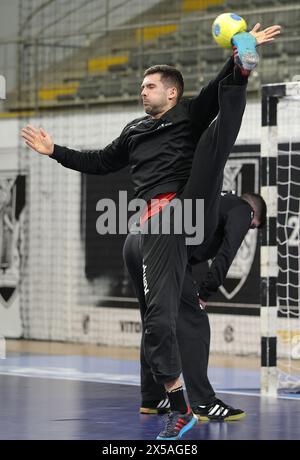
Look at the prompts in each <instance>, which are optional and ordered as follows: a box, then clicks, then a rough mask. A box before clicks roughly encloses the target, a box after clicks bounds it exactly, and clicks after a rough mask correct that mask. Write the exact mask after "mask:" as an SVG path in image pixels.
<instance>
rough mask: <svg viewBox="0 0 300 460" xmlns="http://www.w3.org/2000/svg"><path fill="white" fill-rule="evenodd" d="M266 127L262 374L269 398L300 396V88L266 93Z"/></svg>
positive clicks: (268, 89)
mask: <svg viewBox="0 0 300 460" xmlns="http://www.w3.org/2000/svg"><path fill="white" fill-rule="evenodd" d="M266 112H267V115H266ZM264 115H265V120H264ZM264 121H265V123H263V124H265V126H263V128H262V129H263V136H264V137H263V142H262V144H263V145H262V160H263V161H262V177H263V181H264V183H263V184H262V191H263V193H265V195H266V197H267V198H268V199H269V203H268V204H269V207H270V213H269V218H268V225H267V229H266V231H265V235H264V239H265V241H264V242H265V244H266V246H265V247H264V248H263V249H262V250H263V253H264V256H266V258H265V259H264V258H262V280H263V281H265V285H267V286H268V293H267V296H264V295H263V296H262V297H263V306H262V329H263V330H264V331H265V333H264V334H263V337H262V361H263V368H264V367H265V369H263V368H262V369H263V370H264V371H265V375H264V377H266V375H268V379H269V380H270V381H269V383H266V382H265V383H266V388H267V387H268V391H267V392H272V391H275V389H276V388H275V387H277V388H278V389H282V390H284V389H289V390H294V391H297V390H299V389H300V315H299V311H300V310H299V306H300V266H299V264H300V239H299V220H300V142H299V141H300V134H299V131H298V127H299V123H300V83H298V82H292V83H285V84H281V85H269V86H265V87H264V89H263V122H264ZM275 221H276V225H274V222H275ZM273 249H274V251H273ZM267 265H268V269H267V270H266V266H267ZM276 268H277V270H276ZM264 300H265V302H264ZM266 310H267V313H266ZM272 310H273V313H272ZM266 318H268V320H269V324H268V327H267V328H266V327H265V326H266V324H264V319H266ZM267 353H268V357H267ZM272 368H273V369H272ZM272 371H274V372H272ZM272 374H273V383H272ZM264 377H263V380H264ZM272 386H273V390H272V388H271V387H272Z"/></svg>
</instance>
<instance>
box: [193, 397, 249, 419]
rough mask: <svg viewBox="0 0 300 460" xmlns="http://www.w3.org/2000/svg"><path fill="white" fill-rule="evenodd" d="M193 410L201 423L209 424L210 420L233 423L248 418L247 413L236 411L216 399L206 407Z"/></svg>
mask: <svg viewBox="0 0 300 460" xmlns="http://www.w3.org/2000/svg"><path fill="white" fill-rule="evenodd" d="M192 410H193V412H194V414H195V415H196V416H197V417H198V420H200V421H201V422H208V421H210V420H214V421H217V422H222V421H224V422H231V421H234V420H240V419H241V418H244V417H245V416H246V412H244V411H243V410H241V409H234V408H233V407H231V406H228V404H225V403H224V402H223V401H221V400H220V399H215V400H214V401H213V402H211V403H210V404H207V405H206V406H195V407H192Z"/></svg>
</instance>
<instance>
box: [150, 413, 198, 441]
mask: <svg viewBox="0 0 300 460" xmlns="http://www.w3.org/2000/svg"><path fill="white" fill-rule="evenodd" d="M197 423H198V418H197V417H196V415H195V414H193V418H192V420H191V421H190V422H189V423H188V424H187V425H185V427H184V428H182V430H180V432H179V434H178V436H175V437H174V438H161V437H160V436H157V438H156V439H159V440H161V441H176V439H180V438H182V436H183V435H184V433H186V432H187V431H189V430H190V429H191V428H193V426H194V425H196V424H197Z"/></svg>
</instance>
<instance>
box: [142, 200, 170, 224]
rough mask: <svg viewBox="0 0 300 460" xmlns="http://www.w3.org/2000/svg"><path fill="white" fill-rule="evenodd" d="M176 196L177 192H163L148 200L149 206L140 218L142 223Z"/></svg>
mask: <svg viewBox="0 0 300 460" xmlns="http://www.w3.org/2000/svg"><path fill="white" fill-rule="evenodd" d="M174 196H176V193H175V192H168V193H161V194H160V195H156V196H155V197H154V198H152V199H151V200H150V201H148V203H147V208H146V209H145V211H144V212H143V214H142V216H141V218H140V224H141V225H143V224H144V223H145V222H146V221H147V220H148V219H149V218H150V217H152V216H155V214H157V213H158V212H159V211H160V210H161V209H162V208H163V207H164V206H166V205H167V204H168V203H169V202H170V201H171V200H172V199H173V198H174Z"/></svg>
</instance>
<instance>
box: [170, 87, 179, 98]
mask: <svg viewBox="0 0 300 460" xmlns="http://www.w3.org/2000/svg"><path fill="white" fill-rule="evenodd" d="M169 89H170V91H169V99H177V88H176V86H172V87H171V88H169Z"/></svg>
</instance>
